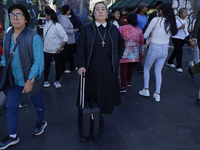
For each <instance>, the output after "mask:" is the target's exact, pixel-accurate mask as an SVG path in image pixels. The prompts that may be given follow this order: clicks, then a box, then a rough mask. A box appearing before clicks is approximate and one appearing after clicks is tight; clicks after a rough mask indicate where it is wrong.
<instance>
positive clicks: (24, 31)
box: [6, 27, 28, 70]
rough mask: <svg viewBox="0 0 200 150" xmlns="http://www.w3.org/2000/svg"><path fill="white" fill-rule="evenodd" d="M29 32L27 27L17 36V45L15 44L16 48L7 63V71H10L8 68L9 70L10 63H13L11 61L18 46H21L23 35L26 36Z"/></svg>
mask: <svg viewBox="0 0 200 150" xmlns="http://www.w3.org/2000/svg"><path fill="white" fill-rule="evenodd" d="M27 31H28V29H27V28H26V27H25V28H24V29H23V30H22V32H21V33H20V34H19V35H18V36H17V38H16V41H17V43H16V44H15V47H14V48H13V50H12V52H11V53H10V56H9V58H8V61H7V63H6V70H8V68H9V65H10V62H11V60H12V58H13V56H14V54H15V50H16V48H17V46H18V45H19V43H20V40H21V38H22V37H23V35H24V34H25V33H26V32H27Z"/></svg>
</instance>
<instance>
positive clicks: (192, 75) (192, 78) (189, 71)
mask: <svg viewBox="0 0 200 150" xmlns="http://www.w3.org/2000/svg"><path fill="white" fill-rule="evenodd" d="M187 71H188V73H189V77H190V79H191V80H193V81H194V73H193V72H192V70H191V68H187Z"/></svg>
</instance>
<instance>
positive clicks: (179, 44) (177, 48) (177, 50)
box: [167, 38, 184, 68]
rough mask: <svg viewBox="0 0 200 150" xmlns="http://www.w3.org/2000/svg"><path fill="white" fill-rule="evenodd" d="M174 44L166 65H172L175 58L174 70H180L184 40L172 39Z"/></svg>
mask: <svg viewBox="0 0 200 150" xmlns="http://www.w3.org/2000/svg"><path fill="white" fill-rule="evenodd" d="M172 42H173V44H174V51H173V52H172V54H171V56H170V58H169V60H168V62H167V63H168V64H173V61H174V58H176V68H182V56H183V45H184V40H181V39H176V38H172Z"/></svg>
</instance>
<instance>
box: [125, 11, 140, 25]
mask: <svg viewBox="0 0 200 150" xmlns="http://www.w3.org/2000/svg"><path fill="white" fill-rule="evenodd" d="M127 22H128V23H129V24H131V25H132V26H134V27H135V26H136V25H137V24H138V21H137V14H135V13H133V12H131V13H129V14H128V15H127Z"/></svg>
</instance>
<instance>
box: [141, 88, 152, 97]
mask: <svg viewBox="0 0 200 150" xmlns="http://www.w3.org/2000/svg"><path fill="white" fill-rule="evenodd" d="M139 94H140V95H141V96H145V97H148V96H150V94H149V90H145V89H142V90H141V91H139Z"/></svg>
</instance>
